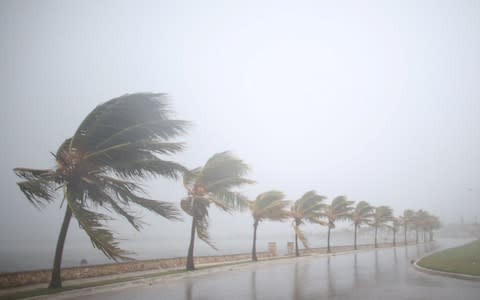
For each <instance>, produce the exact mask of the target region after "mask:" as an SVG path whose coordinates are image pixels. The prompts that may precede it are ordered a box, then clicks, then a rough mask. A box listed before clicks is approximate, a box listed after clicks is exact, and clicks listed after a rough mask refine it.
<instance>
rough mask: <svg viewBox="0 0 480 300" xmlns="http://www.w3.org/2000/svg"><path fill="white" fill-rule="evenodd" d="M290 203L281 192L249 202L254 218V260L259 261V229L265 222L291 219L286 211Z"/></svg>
mask: <svg viewBox="0 0 480 300" xmlns="http://www.w3.org/2000/svg"><path fill="white" fill-rule="evenodd" d="M289 204H290V201H287V200H285V195H284V194H283V193H282V192H280V191H268V192H265V193H262V194H260V195H258V196H257V198H256V199H255V200H254V201H248V208H249V209H250V212H251V213H252V217H253V247H252V260H253V261H257V260H258V259H257V249H256V242H257V227H258V224H259V223H260V222H261V221H263V220H271V221H285V220H286V219H288V218H289V217H290V212H289V211H288V210H285V209H286V208H287V207H288V205H289Z"/></svg>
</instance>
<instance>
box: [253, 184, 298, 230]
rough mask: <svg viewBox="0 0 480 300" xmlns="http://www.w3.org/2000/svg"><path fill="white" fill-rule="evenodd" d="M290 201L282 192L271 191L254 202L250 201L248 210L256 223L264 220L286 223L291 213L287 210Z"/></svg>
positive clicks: (259, 196)
mask: <svg viewBox="0 0 480 300" xmlns="http://www.w3.org/2000/svg"><path fill="white" fill-rule="evenodd" d="M289 204H290V201H288V200H285V195H284V194H283V193H282V192H280V191H269V192H265V193H262V194H260V195H258V196H257V198H256V199H255V200H254V201H248V208H249V209H250V211H251V213H252V217H253V220H254V221H255V222H257V223H258V222H261V221H263V220H271V221H285V220H286V219H288V218H289V217H290V213H289V212H288V211H287V210H285V209H286V208H287V207H288V205H289Z"/></svg>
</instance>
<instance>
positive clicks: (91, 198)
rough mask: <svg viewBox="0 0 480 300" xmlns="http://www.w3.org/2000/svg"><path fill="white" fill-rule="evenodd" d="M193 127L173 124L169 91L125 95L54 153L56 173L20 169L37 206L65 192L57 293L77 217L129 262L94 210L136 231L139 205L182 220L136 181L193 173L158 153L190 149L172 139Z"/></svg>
mask: <svg viewBox="0 0 480 300" xmlns="http://www.w3.org/2000/svg"><path fill="white" fill-rule="evenodd" d="M186 126H187V122H185V121H180V120H172V119H170V117H169V111H168V110H167V107H166V102H165V97H164V95H162V94H152V93H139V94H131V95H125V96H121V97H118V98H115V99H112V100H110V101H108V102H106V103H104V104H101V105H99V106H97V107H96V108H95V109H94V110H93V111H92V112H91V113H90V114H89V115H88V116H87V117H86V118H85V120H84V121H83V122H82V123H81V124H80V127H79V128H78V129H77V131H76V132H75V134H74V135H73V137H71V138H69V139H67V140H65V141H64V142H63V144H62V145H61V146H60V148H59V149H58V151H57V153H56V154H54V157H55V160H56V165H57V166H56V169H48V170H35V169H26V168H17V169H14V171H15V173H16V174H17V175H18V176H19V177H22V178H24V179H26V180H25V181H22V182H19V183H18V186H19V187H20V190H21V191H22V192H23V193H24V195H25V196H26V197H27V199H28V200H29V201H30V202H31V203H32V204H33V205H34V206H36V207H37V208H41V207H43V205H44V204H46V203H50V202H52V201H53V199H54V196H55V191H56V190H58V189H63V198H64V201H65V202H66V209H65V217H64V220H63V224H62V227H61V230H60V235H59V237H58V242H57V247H56V251H55V259H54V264H53V270H52V278H51V281H50V286H49V287H50V288H60V287H61V285H62V283H61V277H60V275H61V274H60V272H61V271H60V270H61V261H62V253H63V245H64V243H65V238H66V235H67V231H68V226H69V224H70V220H71V217H72V216H73V217H74V218H75V219H77V221H78V223H79V225H80V227H81V228H82V229H83V230H84V231H85V232H86V233H87V235H88V236H89V238H90V240H91V241H92V244H93V246H94V247H95V248H98V249H99V250H100V251H102V252H103V253H104V254H105V255H106V256H107V257H108V258H110V259H113V260H115V261H117V260H118V259H128V257H127V256H126V255H127V254H128V252H126V251H124V250H122V249H120V248H119V246H118V242H117V241H116V240H115V238H114V236H113V234H112V232H111V231H110V230H108V228H106V227H105V225H104V224H103V223H104V221H106V220H108V219H109V218H108V216H107V215H104V214H101V213H98V212H95V211H94V210H93V209H94V208H97V207H104V208H107V209H109V210H112V211H113V212H115V213H117V214H119V215H120V216H122V217H124V218H125V219H126V220H127V221H128V222H129V223H130V224H131V225H132V226H133V227H134V228H135V229H137V230H139V229H140V227H141V223H140V220H139V219H138V218H137V217H136V216H134V215H133V214H132V212H131V211H130V209H129V207H130V205H131V204H136V205H139V206H142V207H144V208H146V209H148V210H151V211H153V212H155V213H157V214H159V215H161V216H163V217H165V218H167V219H178V218H179V214H178V211H177V210H176V208H175V207H174V206H173V205H172V204H170V203H167V202H160V201H155V200H151V199H146V198H144V197H141V196H139V195H138V193H139V192H142V189H141V188H140V186H139V185H138V184H137V183H136V182H135V180H137V179H143V178H146V177H155V176H165V177H169V178H174V179H176V178H177V177H178V175H179V173H180V172H183V171H184V170H185V169H184V167H182V166H181V165H179V164H177V163H174V162H171V161H165V160H162V159H160V158H158V157H157V156H156V155H155V154H165V155H169V154H173V153H176V152H179V151H181V150H182V149H183V146H182V144H180V143H175V142H169V140H170V139H172V138H174V137H176V136H177V135H179V134H181V133H184V132H185V129H186Z"/></svg>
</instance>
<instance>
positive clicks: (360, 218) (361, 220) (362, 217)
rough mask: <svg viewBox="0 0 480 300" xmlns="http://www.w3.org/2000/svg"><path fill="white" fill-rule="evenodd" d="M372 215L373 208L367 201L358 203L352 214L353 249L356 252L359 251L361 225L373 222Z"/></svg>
mask: <svg viewBox="0 0 480 300" xmlns="http://www.w3.org/2000/svg"><path fill="white" fill-rule="evenodd" d="M372 214H373V207H372V206H371V205H370V204H368V203H367V202H366V201H360V202H358V203H357V206H356V207H355V209H354V211H353V212H352V221H353V226H354V239H353V248H354V249H355V250H357V230H358V228H359V227H360V225H361V224H368V223H369V222H370V221H371V218H372Z"/></svg>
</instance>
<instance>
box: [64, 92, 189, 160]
mask: <svg viewBox="0 0 480 300" xmlns="http://www.w3.org/2000/svg"><path fill="white" fill-rule="evenodd" d="M169 115H170V112H169V111H168V109H167V104H166V95H165V94H155V93H136V94H129V95H128V94H127V95H124V96H121V97H118V98H114V99H112V100H110V101H107V102H106V103H103V104H101V105H99V106H97V107H96V108H95V109H94V110H93V111H92V112H91V113H90V114H89V115H88V116H87V117H86V118H85V120H84V121H83V122H82V123H81V124H80V126H79V128H78V129H77V131H76V132H75V134H74V136H73V138H72V139H71V141H70V145H69V150H70V151H72V149H75V150H76V151H79V152H82V153H91V152H94V151H97V150H99V149H104V148H108V147H110V146H112V145H118V144H124V143H131V142H136V141H140V140H155V139H163V140H168V139H169V138H172V137H175V136H177V135H179V134H182V133H184V132H185V131H186V128H187V126H188V122H185V121H180V120H171V119H170V118H169Z"/></svg>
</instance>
